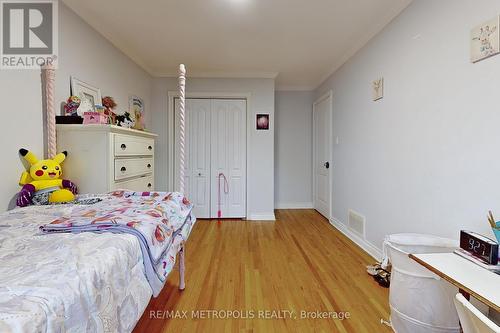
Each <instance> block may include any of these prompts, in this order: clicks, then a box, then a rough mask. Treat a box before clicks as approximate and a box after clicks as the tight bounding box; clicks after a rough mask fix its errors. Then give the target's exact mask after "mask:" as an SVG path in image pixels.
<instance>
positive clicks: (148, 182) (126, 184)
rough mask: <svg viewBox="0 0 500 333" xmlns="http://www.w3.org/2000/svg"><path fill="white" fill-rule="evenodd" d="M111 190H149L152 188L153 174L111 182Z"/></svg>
mask: <svg viewBox="0 0 500 333" xmlns="http://www.w3.org/2000/svg"><path fill="white" fill-rule="evenodd" d="M112 187H113V189H112V190H113V191H114V190H119V189H124V190H130V191H136V192H149V191H153V190H154V181H153V176H146V177H139V178H134V179H130V180H125V181H121V182H115V183H114V184H113V186H112Z"/></svg>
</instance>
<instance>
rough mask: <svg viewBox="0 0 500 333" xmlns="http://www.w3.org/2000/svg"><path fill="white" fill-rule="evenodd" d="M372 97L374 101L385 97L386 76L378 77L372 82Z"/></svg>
mask: <svg viewBox="0 0 500 333" xmlns="http://www.w3.org/2000/svg"><path fill="white" fill-rule="evenodd" d="M372 97H373V101H374V102H375V101H378V100H380V99H382V98H384V78H383V77H381V78H378V79H376V80H374V81H373V82H372Z"/></svg>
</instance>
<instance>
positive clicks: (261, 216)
mask: <svg viewBox="0 0 500 333" xmlns="http://www.w3.org/2000/svg"><path fill="white" fill-rule="evenodd" d="M247 220H250V221H270V222H272V221H276V217H275V216H274V212H273V213H257V214H250V215H249V216H247Z"/></svg>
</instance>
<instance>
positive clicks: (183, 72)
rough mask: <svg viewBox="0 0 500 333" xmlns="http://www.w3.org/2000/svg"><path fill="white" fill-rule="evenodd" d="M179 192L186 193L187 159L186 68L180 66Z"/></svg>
mask: <svg viewBox="0 0 500 333" xmlns="http://www.w3.org/2000/svg"><path fill="white" fill-rule="evenodd" d="M179 119H180V127H179V135H180V138H179V192H181V193H183V194H184V193H185V188H184V186H185V181H184V174H185V163H186V162H185V159H186V67H185V66H184V65H183V64H181V65H180V66H179Z"/></svg>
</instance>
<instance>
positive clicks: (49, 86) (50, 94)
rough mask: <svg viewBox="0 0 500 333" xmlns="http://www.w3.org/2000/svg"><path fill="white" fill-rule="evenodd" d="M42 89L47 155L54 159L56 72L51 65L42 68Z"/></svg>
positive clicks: (55, 143)
mask: <svg viewBox="0 0 500 333" xmlns="http://www.w3.org/2000/svg"><path fill="white" fill-rule="evenodd" d="M42 70H43V72H44V73H43V78H44V81H45V82H44V88H45V103H46V104H45V105H46V110H45V111H46V113H47V155H48V158H54V156H56V154H57V152H56V150H57V141H56V110H55V102H54V96H55V78H56V70H55V68H54V66H53V65H46V66H43V67H42Z"/></svg>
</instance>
